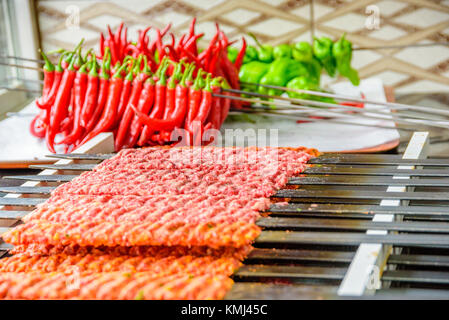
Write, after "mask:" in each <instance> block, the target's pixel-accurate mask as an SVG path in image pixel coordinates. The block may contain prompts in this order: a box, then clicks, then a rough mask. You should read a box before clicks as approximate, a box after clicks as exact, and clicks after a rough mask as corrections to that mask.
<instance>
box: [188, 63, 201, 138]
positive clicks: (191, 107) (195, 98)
mask: <svg viewBox="0 0 449 320" xmlns="http://www.w3.org/2000/svg"><path fill="white" fill-rule="evenodd" d="M202 74H203V70H202V69H199V71H198V74H197V76H196V79H195V82H194V83H193V86H192V87H190V88H189V104H188V110H187V117H186V123H185V125H184V128H186V129H187V130H190V129H191V126H192V121H193V119H195V117H196V114H197V113H198V109H199V107H200V103H201V89H202V88H201V86H200V79H201V77H202Z"/></svg>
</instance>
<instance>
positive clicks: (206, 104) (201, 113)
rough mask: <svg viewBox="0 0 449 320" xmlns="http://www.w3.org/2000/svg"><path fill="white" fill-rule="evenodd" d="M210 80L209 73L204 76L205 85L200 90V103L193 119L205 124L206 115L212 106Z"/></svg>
mask: <svg viewBox="0 0 449 320" xmlns="http://www.w3.org/2000/svg"><path fill="white" fill-rule="evenodd" d="M210 84H211V80H210V74H208V75H207V78H206V87H205V88H204V89H203V90H202V97H201V104H200V107H199V108H198V113H197V115H196V117H195V118H194V120H193V121H200V122H201V123H202V124H205V122H206V119H207V116H208V115H209V112H210V109H211V107H212V89H211V87H210Z"/></svg>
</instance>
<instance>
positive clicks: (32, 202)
mask: <svg viewBox="0 0 449 320" xmlns="http://www.w3.org/2000/svg"><path fill="white" fill-rule="evenodd" d="M45 200H47V199H41V198H6V197H3V198H0V206H22V207H34V206H37V205H38V204H39V203H42V202H45Z"/></svg>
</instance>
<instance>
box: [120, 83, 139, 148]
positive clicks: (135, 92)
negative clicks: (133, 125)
mask: <svg viewBox="0 0 449 320" xmlns="http://www.w3.org/2000/svg"><path fill="white" fill-rule="evenodd" d="M143 80H144V76H143V74H139V75H137V76H136V77H135V79H134V80H133V83H132V92H131V96H130V98H129V101H128V103H127V106H126V111H125V113H124V115H123V117H122V118H121V120H120V125H119V128H118V131H117V135H116V138H115V151H119V150H120V149H121V148H122V147H123V144H124V142H125V138H126V134H127V131H128V128H129V125H130V122H131V121H132V119H133V116H134V112H133V110H132V108H131V106H130V105H133V106H136V105H138V102H139V98H140V95H141V92H142V85H143Z"/></svg>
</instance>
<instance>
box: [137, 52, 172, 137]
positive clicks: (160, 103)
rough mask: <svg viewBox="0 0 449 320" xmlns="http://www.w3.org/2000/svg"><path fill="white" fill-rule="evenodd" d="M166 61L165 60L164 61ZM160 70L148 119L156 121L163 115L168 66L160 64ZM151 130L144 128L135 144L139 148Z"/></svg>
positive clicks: (151, 132)
mask: <svg viewBox="0 0 449 320" xmlns="http://www.w3.org/2000/svg"><path fill="white" fill-rule="evenodd" d="M165 61H167V60H165ZM161 66H162V69H161V70H159V73H160V79H159V80H158V82H157V83H156V87H155V98H154V99H155V100H154V108H153V110H152V111H151V114H150V118H152V119H157V118H161V117H163V115H164V109H165V99H166V89H167V78H166V72H167V68H168V64H167V63H164V64H161ZM152 134H153V130H152V128H150V127H149V126H145V127H144V128H143V130H142V133H141V134H140V137H139V140H138V141H137V144H138V145H139V146H143V145H144V144H145V143H146V142H147V141H148V140H149V139H150V138H151V136H152Z"/></svg>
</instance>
